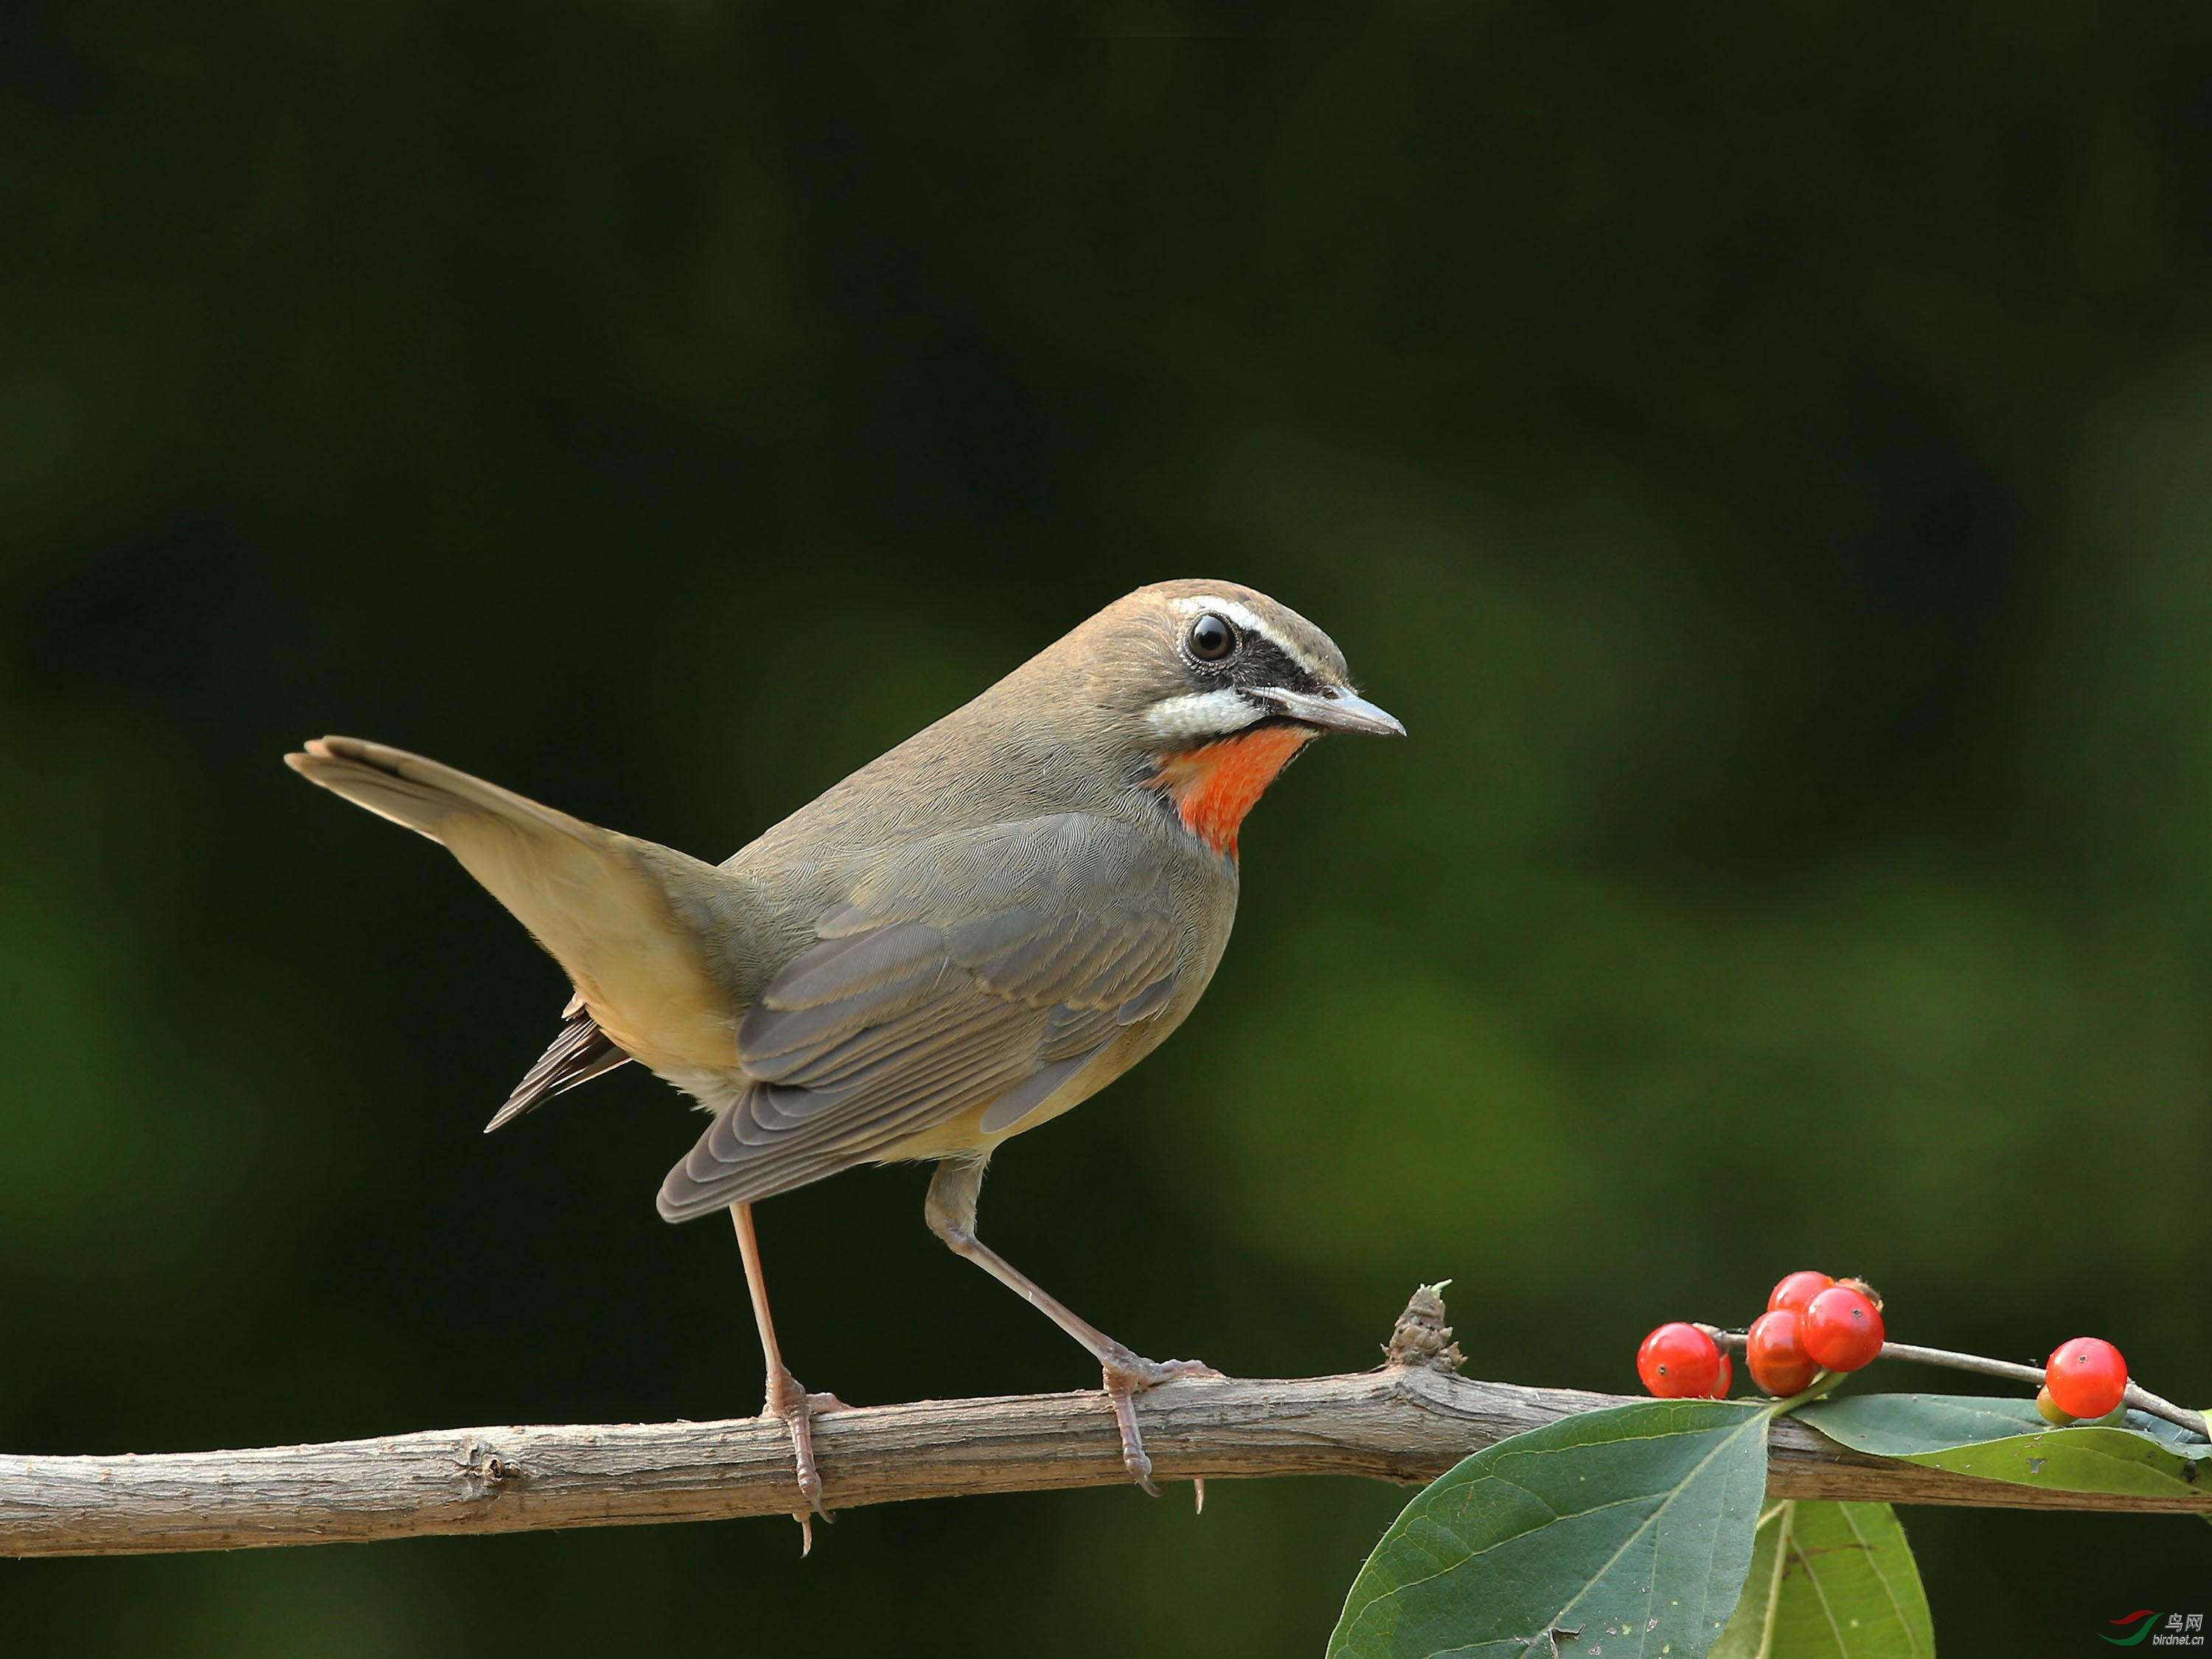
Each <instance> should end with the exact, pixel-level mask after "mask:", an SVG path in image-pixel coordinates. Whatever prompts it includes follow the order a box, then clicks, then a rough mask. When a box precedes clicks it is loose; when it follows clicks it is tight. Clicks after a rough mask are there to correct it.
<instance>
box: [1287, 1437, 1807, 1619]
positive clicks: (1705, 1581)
mask: <svg viewBox="0 0 2212 1659" xmlns="http://www.w3.org/2000/svg"><path fill="white" fill-rule="evenodd" d="M1771 1419H1772V1413H1771V1412H1770V1411H1768V1410H1767V1409H1766V1408H1765V1407H1761V1406H1758V1405H1753V1404H1750V1403H1747V1402H1744V1401H1716V1400H1674V1401H1656V1400H1655V1401H1650V1402H1649V1403H1648V1404H1643V1405H1635V1406H1615V1407H1609V1408H1607V1409H1605V1410H1602V1411H1594V1412H1584V1413H1581V1414H1579V1415H1577V1416H1574V1417H1569V1418H1564V1419H1561V1420H1560V1421H1559V1422H1557V1423H1554V1424H1552V1425H1548V1426H1547V1427H1545V1428H1541V1429H1531V1430H1529V1431H1528V1432H1527V1433H1525V1434H1516V1435H1515V1436H1514V1437H1512V1438H1510V1440H1501V1441H1499V1442H1498V1443H1497V1444H1496V1445H1494V1446H1486V1447H1485V1448H1484V1449H1482V1450H1480V1451H1479V1452H1476V1453H1475V1454H1474V1455H1473V1456H1471V1457H1469V1458H1468V1459H1466V1460H1465V1461H1464V1462H1461V1463H1460V1464H1458V1465H1457V1466H1456V1467H1455V1468H1452V1469H1451V1470H1450V1471H1449V1472H1448V1473H1446V1474H1441V1475H1439V1476H1437V1479H1436V1480H1433V1481H1431V1483H1430V1484H1429V1485H1428V1486H1427V1487H1426V1488H1425V1489H1424V1490H1423V1491H1422V1492H1421V1494H1420V1496H1419V1497H1418V1498H1415V1499H1414V1500H1413V1502H1412V1503H1411V1504H1407V1506H1406V1510H1405V1513H1404V1514H1402V1515H1401V1516H1399V1517H1398V1518H1397V1520H1396V1521H1395V1522H1393V1523H1392V1524H1391V1527H1390V1530H1389V1532H1387V1533H1385V1534H1383V1541H1382V1542H1381V1543H1380V1544H1378V1545H1377V1546H1376V1549H1375V1553H1374V1554H1373V1555H1371V1556H1370V1557H1369V1558H1368V1559H1367V1565H1366V1566H1364V1568H1362V1569H1361V1570H1360V1574H1359V1577H1358V1580H1357V1581H1355V1582H1354V1583H1353V1584H1352V1594H1351V1595H1350V1597H1349V1598H1348V1599H1347V1600H1346V1602H1345V1607H1344V1616H1343V1617H1342V1618H1341V1619H1340V1620H1338V1621H1337V1626H1336V1634H1335V1635H1334V1637H1333V1638H1331V1639H1330V1642H1329V1646H1328V1651H1329V1655H1330V1659H1435V1656H1441V1655H1445V1654H1464V1655H1470V1656H1473V1655H1486V1656H1494V1659H1520V1656H1522V1655H1524V1654H1526V1653H1528V1651H1529V1650H1530V1648H1531V1645H1532V1644H1533V1645H1534V1650H1535V1651H1537V1652H1539V1653H1550V1652H1553V1650H1559V1651H1562V1652H1564V1651H1565V1650H1568V1649H1569V1648H1570V1647H1572V1648H1573V1649H1575V1650H1577V1651H1583V1650H1589V1649H1591V1648H1597V1649H1603V1648H1606V1647H1610V1648H1611V1649H1612V1650H1613V1652H1614V1653H1615V1655H1616V1656H1617V1659H1641V1656H1644V1655H1646V1654H1650V1655H1655V1656H1656V1655H1660V1654H1672V1655H1680V1659H1698V1656H1699V1654H1701V1653H1703V1652H1704V1651H1705V1649H1706V1648H1707V1647H1709V1646H1710V1645H1711V1643H1712V1641H1713V1638H1715V1637H1716V1636H1717V1635H1718V1634H1719V1632H1720V1631H1721V1628H1722V1627H1723V1626H1724V1625H1726V1624H1727V1623H1728V1619H1729V1613H1731V1612H1732V1611H1733V1610H1734V1608H1735V1601H1736V1595H1737V1593H1738V1592H1739V1591H1740V1590H1741V1589H1742V1588H1743V1581H1744V1571H1745V1569H1746V1567H1747V1565H1749V1563H1750V1560H1751V1547H1752V1533H1753V1529H1754V1528H1756V1527H1757V1526H1758V1524H1759V1499H1760V1497H1761V1495H1762V1494H1763V1493H1764V1492H1765V1490H1766V1431H1767V1425H1768V1424H1769V1422H1770V1421H1771Z"/></svg>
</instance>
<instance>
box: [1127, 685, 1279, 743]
mask: <svg viewBox="0 0 2212 1659" xmlns="http://www.w3.org/2000/svg"><path fill="white" fill-rule="evenodd" d="M1265 718H1267V710H1266V709H1265V708H1261V706H1260V705H1259V704H1257V703H1255V702H1253V701H1252V700H1251V699H1250V698H1249V697H1248V696H1244V695H1243V693H1242V692H1240V691H1227V690H1223V691H1186V692H1184V693H1183V694H1182V696H1179V697H1162V698H1161V699H1160V700H1159V701H1158V702H1156V703H1154V704H1153V705H1152V708H1151V709H1150V710H1149V711H1148V712H1147V713H1146V715H1145V723H1146V725H1147V726H1151V727H1152V735H1153V736H1154V737H1156V738H1166V739H1167V740H1168V741H1170V742H1171V743H1186V742H1188V741H1189V740H1190V739H1191V738H1224V737H1227V736H1228V735H1229V734H1230V733H1231V732H1241V731H1243V729H1244V728H1245V727H1246V726H1249V725H1251V724H1252V723H1253V722H1254V721H1255V720H1264V719H1265Z"/></svg>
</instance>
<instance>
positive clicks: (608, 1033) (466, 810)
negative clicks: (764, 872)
mask: <svg viewBox="0 0 2212 1659" xmlns="http://www.w3.org/2000/svg"><path fill="white" fill-rule="evenodd" d="M284 758H285V762H286V763H287V764H288V765H289V766H290V767H291V768H292V769H293V770H295V771H296V772H298V773H299V774H300V775H301V776H303V777H305V778H307V779H308V780H309V781H312V782H314V783H319V784H320V785H321V786H322V787H324V788H325V789H328V790H330V791H331V792H332V793H335V794H338V795H343V796H344V797H345V799H348V800H350V801H352V802H354V803H355V804H356V805H359V806H362V807H366V808H367V809H368V811H372V812H374V813H376V814H377V815H378V816H380V817H386V818H389V819H391V820H392V822H393V823H398V824H403V825H404V826H405V827H406V828H408V829H412V830H414V831H416V833H417V834H419V835H423V836H428V837H429V838H430V839H431V840H433V841H435V842H440V843H441V844H442V845H443V846H444V847H445V848H447V851H449V852H451V853H452V854H453V856H454V857H455V858H457V859H459V860H460V862H461V864H462V866H463V867H464V868H465V869H466V870H467V871H468V872H469V873H470V874H471V875H472V876H474V877H475V878H477V880H478V881H480V882H482V883H483V885H484V886H485V887H486V888H487V889H489V890H490V892H491V894H492V896H494V897H495V898H496V899H498V900H499V902H501V903H502V904H504V905H505V906H506V907H507V908H508V909H509V910H511V911H513V913H514V915H515V916H516V918H517V919H518V920H519V921H521V923H522V924H523V926H525V927H527V928H529V929H530V931H531V933H532V934H533V935H535V936H536V938H537V939H538V943H539V944H541V945H544V947H545V948H546V950H548V951H550V952H551V953H552V955H553V957H554V958H555V960H556V961H557V962H559V963H560V964H561V965H562V968H564V969H567V970H568V977H569V979H570V981H572V982H573V983H574V986H575V988H576V993H577V996H578V998H579V1000H580V1003H581V1004H582V1005H583V1006H584V1007H586V1009H588V1011H589V1012H590V1015H591V1019H592V1022H593V1023H594V1024H593V1030H594V1031H595V1032H599V1033H601V1034H603V1040H604V1041H605V1042H606V1044H607V1047H608V1048H609V1049H610V1050H611V1051H613V1052H612V1056H611V1057H610V1055H608V1054H599V1053H597V1052H594V1053H592V1054H575V1055H573V1056H563V1057H562V1061H563V1062H564V1063H562V1064H560V1065H559V1066H558V1069H559V1073H560V1074H559V1077H558V1078H557V1079H556V1078H555V1077H553V1076H552V1075H550V1073H549V1074H548V1075H547V1076H546V1077H544V1078H542V1079H541V1078H539V1076H538V1073H539V1071H540V1070H543V1069H544V1068H545V1066H547V1063H548V1062H554V1061H556V1052H557V1051H559V1050H562V1048H566V1047H567V1046H568V1044H569V1042H570V1041H571V1036H572V1034H570V1033H568V1032H564V1033H563V1034H562V1039H561V1040H560V1041H559V1042H556V1044H555V1046H554V1050H550V1051H549V1052H548V1053H547V1054H546V1056H545V1059H544V1060H541V1061H540V1062H539V1066H538V1067H537V1068H533V1070H532V1079H538V1082H540V1083H542V1084H543V1085H544V1087H542V1088H539V1089H538V1090H536V1091H534V1092H533V1093H532V1096H531V1100H532V1101H534V1100H536V1099H541V1098H543V1097H544V1096H545V1095H546V1094H549V1093H553V1092H557V1091H558V1090H559V1089H560V1088H562V1087H567V1086H570V1085H572V1084H573V1083H580V1082H582V1081H583V1080H584V1079H585V1078H586V1076H596V1075H597V1074H598V1073H599V1072H600V1071H604V1070H607V1069H609V1068H611V1067H612V1066H617V1065H619V1064H620V1063H621V1057H623V1056H635V1057H636V1058H638V1059H641V1060H645V1061H646V1062H647V1065H649V1066H653V1069H655V1070H668V1069H676V1070H685V1069H698V1068H702V1067H704V1068H708V1069H717V1068H720V1067H723V1066H729V1065H731V1064H732V1063H734V1061H735V1059H736V1036H735V1030H736V1024H735V1013H734V1012H733V1011H732V1007H731V999H730V997H729V996H728V994H726V992H725V991H724V990H723V989H722V988H721V987H720V986H718V985H717V984H716V983H715V982H714V979H713V976H712V975H711V974H710V973H709V972H708V969H707V966H706V957H705V955H704V953H703V952H702V941H701V940H700V939H699V937H698V935H697V933H696V931H695V929H694V927H692V926H690V925H689V924H688V923H687V922H686V921H685V920H684V918H687V917H696V916H699V915H702V914H707V913H711V912H713V911H714V908H716V906H715V903H714V901H715V900H716V899H717V898H718V897H720V896H721V894H722V892H723V890H726V888H727V886H728V884H729V883H730V880H731V878H729V877H727V876H726V875H725V874H724V873H723V872H720V871H719V870H717V869H715V868H714V866H712V865H709V864H705V863H702V861H700V860H697V859H693V858H689V857H686V856H685V855H684V854H681V853H677V852H673V851H671V850H670V849H669V848H662V847H656V846H654V845H653V843H651V842H641V841H636V840H634V839H633V838H631V837H630V836H623V835H617V834H616V833H615V832H614V831H612V830H610V829H600V828H599V827H598V826H597V825H595V824H590V823H585V822H584V821H583V820H582V819H581V818H573V817H569V816H568V814H567V813H565V812H557V811H554V810H553V809H552V808H551V807H550V806H543V805H539V804H538V802H536V801H534V800H531V799H528V798H527V797H525V796H522V795H518V794H516V793H514V792H513V791H512V790H509V789H502V788H501V787H499V786H498V785H497V784H493V783H487V782H485V781H483V779H482V778H477V777H471V776H470V775H468V774H467V773H465V772H461V771H456V770H455V769H453V768H452V767H450V766H444V765H441V764H440V763H438V762H436V761H434V760H428V759H425V758H424V757H422V756H420V755H410V754H409V753H408V752H407V751H406V750H401V749H392V748H387V747H386V746H385V745H384V744H378V743H364V742H362V740H361V739H359V738H337V737H326V738H316V739H315V740H314V741H313V742H311V743H309V744H307V746H306V748H305V750H304V751H303V752H301V753H299V754H293V755H287V756H286V757H284ZM578 1040H582V1039H580V1038H579V1039H578ZM601 1060H604V1062H605V1063H604V1064H598V1063H595V1062H599V1061H601ZM567 1061H573V1062H574V1064H568V1063H565V1062H567ZM585 1066H588V1067H589V1069H588V1070H584V1069H581V1068H582V1067H585ZM523 1088H524V1089H525V1090H528V1089H531V1088H532V1082H531V1079H526V1080H525V1083H524V1085H523ZM521 1093H522V1091H517V1094H518V1097H520V1095H521ZM527 1104H528V1103H527V1102H526V1103H523V1104H517V1103H515V1101H513V1100H510V1102H509V1109H507V1110H503V1111H502V1113H501V1118H500V1120H499V1121H502V1122H503V1121H506V1120H507V1117H509V1116H512V1115H513V1114H514V1113H516V1112H520V1111H521V1110H524V1109H526V1107H527Z"/></svg>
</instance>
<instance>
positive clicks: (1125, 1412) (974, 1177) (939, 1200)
mask: <svg viewBox="0 0 2212 1659" xmlns="http://www.w3.org/2000/svg"><path fill="white" fill-rule="evenodd" d="M982 1185H983V1166H982V1165H981V1164H965V1163H957V1162H954V1161H952V1160H951V1159H947V1160H945V1161H944V1162H942V1163H940V1164H938V1166H937V1174H936V1176H935V1178H934V1179H933V1180H932V1181H931V1182H930V1183H929V1196H928V1198H927V1200H924V1202H923V1205H922V1213H923V1215H924V1216H925V1217H926V1218H927V1220H928V1222H929V1231H932V1232H933V1233H935V1234H936V1235H937V1236H938V1237H939V1238H941V1239H943V1240H944V1241H945V1243H946V1244H947V1245H949V1246H950V1247H951V1249H952V1251H953V1253H954V1254H955V1255H963V1256H966V1257H967V1258H968V1260H969V1261H972V1262H974V1263H975V1265H976V1266H977V1267H981V1269H982V1270H983V1271H984V1272H985V1273H988V1274H990V1275H991V1277H992V1278H994V1279H997V1280H998V1281H999V1282H1000V1284H1001V1285H1006V1287H1007V1288H1008V1289H1009V1290H1011V1291H1013V1292H1014V1293H1015V1294H1016V1295H1017V1296H1019V1297H1022V1298H1023V1300H1024V1301H1026V1302H1027V1303H1029V1304H1030V1306H1032V1307H1034V1308H1035V1309H1036V1310H1037V1311H1038V1312H1040V1313H1042V1315H1043V1316H1045V1317H1046V1318H1047V1319H1049V1320H1050V1321H1052V1322H1053V1323H1054V1324H1055V1325H1057V1326H1059V1327H1060V1329H1062V1330H1063V1331H1066V1333H1067V1334H1069V1335H1070V1336H1072V1337H1073V1338H1074V1339H1075V1340H1077V1341H1078V1342H1080V1343H1081V1344H1082V1345H1083V1346H1085V1347H1086V1348H1088V1349H1089V1350H1090V1351H1091V1353H1092V1354H1093V1355H1094V1356H1096V1357H1097V1361H1098V1364H1099V1367H1100V1369H1101V1370H1103V1372H1104V1374H1105V1382H1106V1397H1107V1398H1108V1399H1109V1401H1112V1402H1113V1405H1114V1420H1115V1423H1116V1424H1118V1425H1120V1427H1121V1463H1122V1466H1123V1467H1124V1468H1127V1470H1128V1471H1129V1475H1130V1478H1131V1479H1132V1480H1134V1481H1136V1483H1137V1484H1138V1485H1139V1486H1142V1487H1143V1488H1144V1489H1145V1490H1146V1492H1150V1493H1151V1494H1152V1496H1153V1497H1155V1498H1158V1496H1159V1495H1160V1489H1159V1488H1158V1486H1154V1485H1153V1484H1152V1459H1151V1458H1150V1457H1148V1456H1146V1455H1145V1437H1144V1436H1143V1434H1142V1433H1140V1432H1139V1430H1138V1428H1137V1410H1136V1406H1135V1403H1134V1401H1135V1397H1136V1396H1137V1395H1139V1394H1142V1393H1143V1392H1144V1391H1145V1390H1146V1389H1152V1388H1157V1387H1158V1386H1159V1384H1161V1383H1167V1382H1171V1381H1173V1380H1174V1379H1175V1378H1176V1377H1178V1376H1220V1375H1221V1373H1220V1372H1219V1371H1217V1370H1214V1369H1213V1367H1212V1366H1211V1365H1207V1364H1201V1363H1200V1361H1198V1360H1195V1359H1167V1360H1160V1359H1146V1358H1144V1357H1143V1356H1142V1355H1140V1354H1139V1353H1137V1352H1134V1351H1133V1350H1132V1349H1130V1348H1129V1347H1127V1346H1125V1345H1123V1344H1121V1343H1119V1342H1116V1341H1115V1340H1114V1339H1113V1338H1112V1337H1110V1336H1109V1335H1107V1334H1106V1333H1105V1332H1103V1331H1102V1330H1100V1329H1099V1328H1097V1326H1096V1325H1093V1324H1092V1323H1091V1322H1090V1321H1089V1320H1087V1319H1085V1318H1083V1317H1082V1316H1080V1315H1079V1314H1078V1313H1076V1312H1075V1310H1073V1309H1072V1308H1070V1307H1068V1306H1067V1304H1065V1303H1064V1302H1062V1301H1060V1298H1059V1297H1055V1296H1054V1295H1052V1294H1051V1293H1050V1292H1049V1291H1047V1290H1045V1288H1044V1287H1043V1286H1042V1285H1039V1284H1038V1283H1037V1282H1036V1280H1035V1279H1031V1278H1030V1276H1029V1275H1028V1274H1027V1273H1024V1272H1023V1271H1022V1270H1021V1269H1020V1268H1018V1267H1016V1266H1014V1264H1013V1263H1012V1262H1011V1261H1007V1260H1006V1257H1004V1256H1002V1255H1000V1254H999V1253H998V1252H997V1251H996V1250H994V1249H992V1248H991V1247H990V1246H989V1245H987V1244H986V1243H983V1241H982V1240H981V1239H980V1238H978V1237H975V1200H976V1196H977V1194H979V1193H980V1192H981V1190H982ZM1203 1491H1204V1489H1203V1487H1201V1488H1200V1493H1201V1495H1200V1500H1199V1501H1200V1503H1201V1504H1202V1503H1203V1502H1204V1501H1205V1498H1204V1496H1203Z"/></svg>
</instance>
